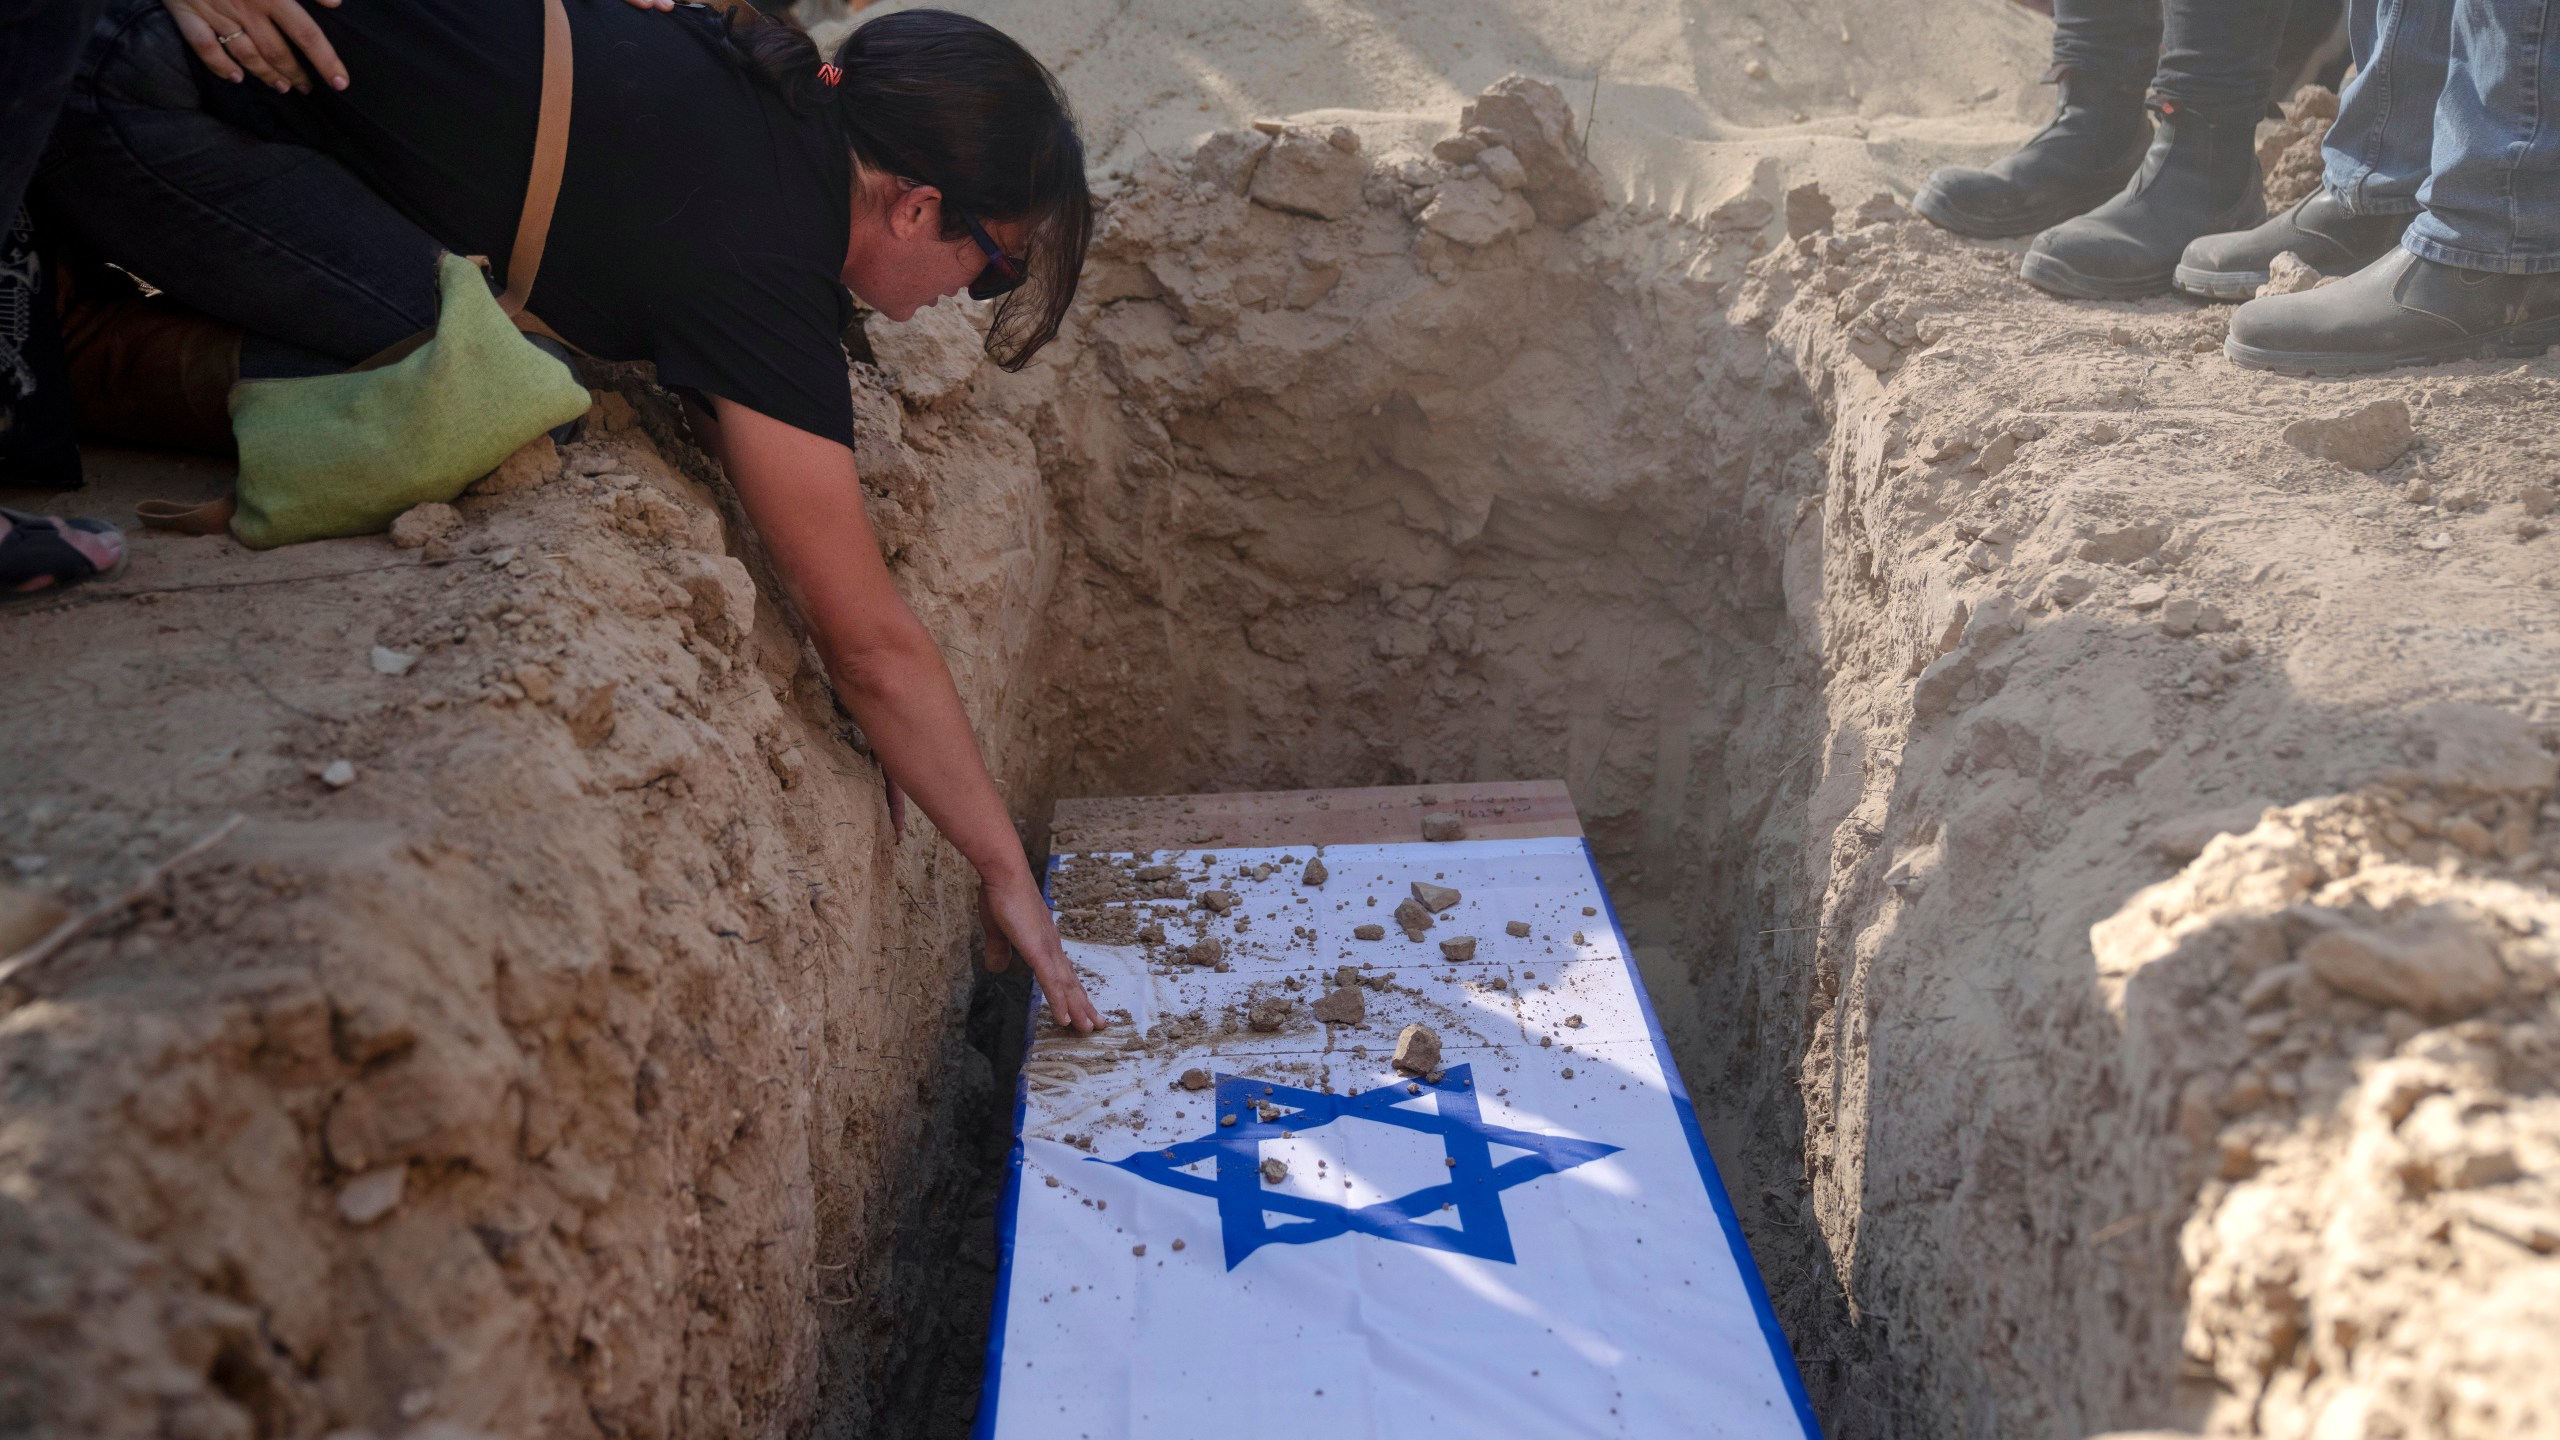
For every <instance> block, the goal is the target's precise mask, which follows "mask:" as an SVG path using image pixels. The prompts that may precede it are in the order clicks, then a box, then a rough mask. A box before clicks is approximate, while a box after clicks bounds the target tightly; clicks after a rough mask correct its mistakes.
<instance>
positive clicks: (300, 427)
mask: <svg viewBox="0 0 2560 1440" xmlns="http://www.w3.org/2000/svg"><path fill="white" fill-rule="evenodd" d="M437 285H438V289H439V291H440V292H441V293H440V297H439V300H438V308H437V314H436V328H435V333H434V334H433V335H432V336H430V337H429V338H428V339H427V341H426V343H425V344H423V345H420V346H419V347H418V348H417V349H416V350H415V351H412V352H411V353H410V354H409V355H408V356H407V357H405V358H403V359H401V360H398V361H396V362H394V363H392V364H389V365H385V366H383V367H381V368H380V369H378V370H360V371H355V372H352V373H350V374H345V375H320V376H314V377H312V378H310V379H304V380H252V381H246V382H243V383H242V384H239V385H236V386H234V387H233V388H232V391H231V429H232V433H233V434H234V435H235V436H236V437H237V438H238V440H239V442H240V483H239V501H240V503H239V509H238V510H237V511H236V512H234V513H233V515H232V517H231V532H232V533H233V534H234V535H237V536H239V537H240V542H241V543H242V544H244V545H247V546H249V547H250V548H251V549H254V550H265V549H270V548H272V547H274V546H277V545H293V544H298V543H300V542H302V541H305V540H325V539H329V538H331V537H333V536H340V535H372V534H377V533H379V532H380V531H382V530H384V529H386V528H387V527H389V525H390V524H391V522H392V520H393V519H394V518H395V517H397V516H398V515H399V514H400V512H401V511H403V510H406V509H408V508H409V507H410V506H412V505H421V504H424V503H426V502H427V501H430V500H451V499H452V498H453V497H455V496H456V495H459V494H461V493H462V491H463V489H464V487H466V486H468V485H469V484H470V483H471V482H472V481H474V480H477V479H479V478H480V477H481V476H483V475H486V474H488V473H489V472H490V471H492V470H495V469H496V468H498V462H499V461H501V460H504V459H506V458H507V457H508V456H509V455H511V454H513V453H515V451H516V448H517V447H518V446H521V445H523V444H524V443H526V442H527V441H529V440H531V439H533V438H534V437H535V436H537V435H540V434H541V433H543V432H544V431H546V430H549V429H551V428H553V427H554V426H558V425H565V424H567V423H568V422H569V421H572V420H575V419H577V418H578V417H579V416H581V415H583V414H585V413H586V411H587V405H588V403H589V401H588V396H587V392H586V390H585V389H584V388H583V387H581V386H580V385H579V384H578V381H577V377H576V376H574V375H572V374H571V373H570V371H569V367H568V366H566V365H563V364H561V363H560V362H559V361H558V360H555V359H553V358H552V357H551V356H549V355H546V354H544V353H543V352H542V351H541V350H540V349H538V348H536V347H535V345H534V344H533V342H531V341H529V340H527V339H526V338H525V337H524V335H523V333H522V332H521V331H519V330H517V329H516V327H515V322H513V321H511V320H509V319H508V318H507V313H506V311H505V310H503V309H501V308H500V307H499V305H498V301H497V298H496V297H495V296H492V295H491V294H490V293H489V284H488V281H486V280H485V279H483V278H481V274H480V270H479V267H477V266H475V265H473V264H472V263H471V262H470V261H468V260H465V259H463V258H462V257H461V256H459V255H447V256H446V257H444V260H443V262H442V266H441V268H440V270H439V271H438V273H437Z"/></svg>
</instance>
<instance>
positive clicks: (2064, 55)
mask: <svg viewBox="0 0 2560 1440" xmlns="http://www.w3.org/2000/svg"><path fill="white" fill-rule="evenodd" d="M2287 8H2288V6H2287V3H2286V0H2166V3H2165V4H2164V3H2163V0H2054V6H2053V64H2054V68H2055V69H2057V70H2076V71H2079V72H2081V73H2082V74H2084V75H2088V76H2090V77H2093V78H2098V79H2110V80H2120V81H2121V82H2122V83H2123V84H2124V85H2125V87H2126V88H2135V87H2139V86H2140V85H2141V84H2142V83H2143V82H2144V81H2146V80H2148V81H2149V82H2150V83H2151V90H2152V93H2153V94H2155V95H2157V96H2159V97H2160V98H2161V99H2162V100H2164V101H2168V102H2170V103H2172V104H2175V105H2177V106H2178V107H2179V108H2181V109H2185V110H2189V111H2192V112H2193V113H2195V114H2196V115H2197V116H2199V117H2201V118H2203V119H2207V120H2245V121H2254V120H2256V119H2257V118H2258V117H2259V116H2260V115H2261V114H2262V113H2264V112H2265V110H2266V106H2267V101H2268V99H2269V98H2270V93H2269V92H2270V91H2272V90H2273V89H2274V86H2275V63H2276V47H2277V44H2278V42H2279V41H2281V40H2282V39H2283V38H2284V22H2285V12H2286V10H2287ZM2164 10H2165V11H2166V14H2165V15H2164V14H2163V11H2164Z"/></svg>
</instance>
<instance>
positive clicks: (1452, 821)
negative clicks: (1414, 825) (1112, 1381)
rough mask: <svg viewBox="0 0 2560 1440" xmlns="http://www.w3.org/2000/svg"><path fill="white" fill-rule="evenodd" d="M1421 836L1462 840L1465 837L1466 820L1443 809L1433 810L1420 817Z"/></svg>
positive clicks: (1434, 838)
mask: <svg viewBox="0 0 2560 1440" xmlns="http://www.w3.org/2000/svg"><path fill="white" fill-rule="evenodd" d="M1422 838H1423V839H1425V840H1464V839H1466V838H1467V822H1466V820H1465V819H1464V818H1462V817H1460V816H1457V815H1454V814H1451V813H1449V812H1448V811H1445V810H1436V811H1433V812H1432V813H1431V814H1428V815H1425V816H1423V817H1422Z"/></svg>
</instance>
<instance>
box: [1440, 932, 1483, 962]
mask: <svg viewBox="0 0 2560 1440" xmlns="http://www.w3.org/2000/svg"><path fill="white" fill-rule="evenodd" d="M1440 954H1441V957H1442V958H1443V959H1446V960H1449V961H1452V962H1455V961H1459V960H1473V959H1474V958H1476V937H1474V936H1473V935H1456V936H1452V937H1450V938H1449V939H1446V940H1443V941H1441V942H1440Z"/></svg>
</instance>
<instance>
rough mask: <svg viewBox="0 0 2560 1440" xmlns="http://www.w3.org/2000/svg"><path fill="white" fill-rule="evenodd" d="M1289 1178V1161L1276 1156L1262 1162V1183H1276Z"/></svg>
mask: <svg viewBox="0 0 2560 1440" xmlns="http://www.w3.org/2000/svg"><path fill="white" fill-rule="evenodd" d="M1288 1178H1289V1162H1288V1161H1286V1160H1281V1159H1278V1158H1273V1159H1268V1160H1265V1161H1263V1162H1262V1183H1263V1184H1265V1185H1277V1184H1279V1183H1280V1182H1281V1181H1283V1180H1286V1179H1288Z"/></svg>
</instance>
